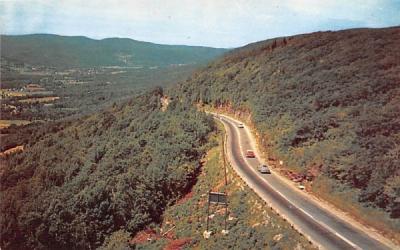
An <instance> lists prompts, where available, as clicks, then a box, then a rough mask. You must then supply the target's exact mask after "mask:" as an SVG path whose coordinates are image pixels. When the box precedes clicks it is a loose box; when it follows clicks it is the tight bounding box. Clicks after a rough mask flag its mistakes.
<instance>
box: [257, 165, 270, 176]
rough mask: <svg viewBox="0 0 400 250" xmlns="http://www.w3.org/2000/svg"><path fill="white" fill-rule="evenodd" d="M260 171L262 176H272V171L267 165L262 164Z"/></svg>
mask: <svg viewBox="0 0 400 250" xmlns="http://www.w3.org/2000/svg"><path fill="white" fill-rule="evenodd" d="M258 171H259V172H260V173H262V174H270V173H271V171H270V170H269V168H268V166H267V165H265V164H262V165H260V166H259V167H258Z"/></svg>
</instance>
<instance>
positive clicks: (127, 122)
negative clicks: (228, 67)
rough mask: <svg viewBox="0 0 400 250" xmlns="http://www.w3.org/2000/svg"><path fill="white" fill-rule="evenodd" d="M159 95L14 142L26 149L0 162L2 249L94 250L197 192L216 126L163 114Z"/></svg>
mask: <svg viewBox="0 0 400 250" xmlns="http://www.w3.org/2000/svg"><path fill="white" fill-rule="evenodd" d="M162 95H163V90H162V89H161V88H155V89H154V90H152V91H149V92H147V93H145V94H143V95H141V96H138V97H135V98H131V99H130V100H129V101H127V102H125V103H124V104H121V105H113V106H112V107H110V108H108V109H106V110H104V111H102V112H100V113H98V114H94V115H90V116H87V117H82V118H78V119H75V120H70V121H58V122H49V123H46V124H42V125H41V126H40V127H39V128H38V127H35V125H29V126H26V127H25V128H22V129H20V130H19V133H18V134H14V135H13V136H14V140H16V141H18V140H23V141H24V143H25V146H26V149H25V150H24V152H22V153H19V154H14V155H11V156H8V157H6V158H2V159H1V165H2V169H1V171H2V173H1V179H0V180H1V182H0V184H1V185H0V187H1V197H0V199H1V205H0V206H1V211H0V212H1V215H2V223H1V230H0V232H1V237H0V238H1V247H2V248H3V249H92V248H96V247H99V246H101V245H102V243H103V241H104V239H105V238H106V237H107V236H109V235H111V234H112V233H113V232H116V231H119V230H124V231H126V232H129V233H130V234H135V233H136V232H137V231H139V230H141V229H143V228H144V227H145V226H146V225H149V224H151V223H157V222H159V221H160V218H161V215H162V212H163V211H164V209H165V207H166V206H167V205H168V204H170V203H171V202H173V201H174V200H175V199H177V198H178V197H179V196H180V195H181V194H183V193H185V192H186V190H187V189H188V188H190V186H191V185H192V184H193V180H194V178H195V176H196V175H197V172H198V169H199V160H200V158H201V157H202V156H203V154H204V153H205V151H206V150H207V148H208V147H209V146H210V145H209V144H208V143H207V142H208V135H209V133H210V132H211V131H212V130H214V126H215V125H214V123H213V121H212V118H210V117H209V116H207V115H206V114H204V113H201V112H198V111H196V110H195V109H194V108H192V107H190V106H185V105H183V104H181V103H180V102H171V103H170V104H169V105H168V107H165V106H164V108H162V107H163V106H162V103H161V101H160V98H161V96H162Z"/></svg>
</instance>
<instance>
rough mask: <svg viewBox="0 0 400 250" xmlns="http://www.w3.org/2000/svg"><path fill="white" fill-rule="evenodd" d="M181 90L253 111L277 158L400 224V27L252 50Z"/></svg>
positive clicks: (322, 35)
mask: <svg viewBox="0 0 400 250" xmlns="http://www.w3.org/2000/svg"><path fill="white" fill-rule="evenodd" d="M174 91H175V92H176V93H178V94H176V95H177V96H179V95H182V96H184V97H186V99H188V100H189V101H191V102H194V103H205V104H208V105H213V106H215V107H221V106H225V107H226V106H230V107H232V108H234V109H236V110H247V111H249V112H250V113H251V115H252V121H253V122H254V124H255V126H256V128H257V130H258V131H259V132H260V135H261V136H260V143H262V145H261V146H262V147H263V148H264V150H265V151H267V152H269V155H270V156H271V157H272V158H274V157H273V156H275V157H276V158H279V159H283V160H284V162H285V163H286V164H287V165H289V166H292V167H294V168H297V169H300V171H301V172H303V173H304V174H305V175H306V174H307V173H310V172H311V173H314V174H315V173H319V172H320V173H321V174H320V175H322V176H327V177H329V178H331V179H333V180H335V181H337V183H342V184H344V185H345V186H347V187H349V188H352V189H353V190H358V191H357V192H359V195H358V199H359V201H360V202H362V204H364V206H375V207H380V208H382V209H384V210H385V211H387V212H388V213H389V214H390V215H391V217H392V218H399V217H400V188H399V187H400V115H399V114H400V28H399V27H393V28H385V29H355V30H346V31H339V32H318V33H313V34H307V35H300V36H294V37H287V38H278V39H273V40H268V41H264V42H259V43H255V44H251V45H248V46H246V47H243V48H239V49H236V50H234V51H231V52H229V53H228V54H227V55H226V56H224V57H223V58H222V59H220V60H217V61H215V62H213V63H211V64H209V66H208V67H207V68H204V69H203V70H201V71H199V72H197V73H196V74H194V75H193V76H192V77H191V78H190V79H188V80H187V81H186V82H184V83H182V84H180V85H179V87H178V90H176V89H175V90H174ZM178 98H182V97H178ZM316 175H317V176H318V174H316ZM309 177H310V178H312V176H309ZM317 178H318V177H317Z"/></svg>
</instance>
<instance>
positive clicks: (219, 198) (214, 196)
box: [208, 192, 227, 205]
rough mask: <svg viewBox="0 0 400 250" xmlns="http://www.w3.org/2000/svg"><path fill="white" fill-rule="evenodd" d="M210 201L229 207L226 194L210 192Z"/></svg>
mask: <svg viewBox="0 0 400 250" xmlns="http://www.w3.org/2000/svg"><path fill="white" fill-rule="evenodd" d="M208 201H209V202H210V203H216V204H221V205H227V199H226V194H225V193H218V192H210V193H209V195H208Z"/></svg>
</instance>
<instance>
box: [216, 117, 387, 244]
mask: <svg viewBox="0 0 400 250" xmlns="http://www.w3.org/2000/svg"><path fill="white" fill-rule="evenodd" d="M213 115H214V118H216V119H218V120H220V121H221V122H222V123H223V125H224V127H225V130H226V134H227V142H226V143H225V145H226V151H227V157H228V159H229V162H230V163H231V165H232V167H233V169H234V170H235V171H236V172H237V174H238V175H239V176H240V177H241V178H242V179H243V180H244V181H245V182H246V183H247V185H248V186H249V187H251V188H252V189H253V190H254V191H255V192H256V193H257V194H258V195H259V196H260V197H261V198H262V199H263V200H264V201H265V202H266V203H267V204H268V205H269V206H271V207H272V208H273V209H274V210H275V211H277V212H278V213H279V214H280V215H281V216H282V217H284V218H285V219H286V220H288V221H289V222H290V223H291V224H292V225H293V226H294V227H295V228H296V229H297V230H298V231H300V232H301V233H302V234H304V235H305V236H306V237H307V238H308V239H309V240H310V241H312V242H313V243H314V244H316V245H317V246H318V247H319V248H321V249H335V250H336V249H371V250H380V249H392V248H391V247H389V246H387V245H385V244H384V243H382V242H380V241H378V240H377V239H375V238H372V237H371V236H370V235H368V234H366V233H365V232H363V231H362V230H360V229H359V228H357V227H354V226H353V225H351V224H349V223H348V222H346V221H344V220H343V219H341V218H339V217H338V216H337V215H335V214H333V213H332V212H330V211H328V210H326V209H324V208H323V207H321V206H320V205H319V204H317V203H316V202H315V201H313V200H311V199H309V198H308V197H307V196H306V195H302V194H301V193H300V192H299V191H297V190H294V187H292V186H291V185H288V184H287V183H285V182H284V181H282V179H281V178H278V177H276V176H275V175H274V174H267V175H261V174H260V173H258V171H257V167H258V166H259V165H260V164H261V162H260V160H259V158H258V157H256V158H253V159H250V158H246V157H244V152H245V151H246V150H248V149H250V150H254V151H255V152H256V150H255V148H254V145H253V144H252V139H251V134H250V132H249V130H248V129H247V128H238V126H237V125H238V124H239V122H238V121H236V120H235V119H232V118H230V117H228V116H224V115H219V114H218V115H217V114H213Z"/></svg>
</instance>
